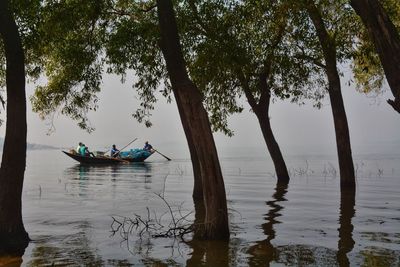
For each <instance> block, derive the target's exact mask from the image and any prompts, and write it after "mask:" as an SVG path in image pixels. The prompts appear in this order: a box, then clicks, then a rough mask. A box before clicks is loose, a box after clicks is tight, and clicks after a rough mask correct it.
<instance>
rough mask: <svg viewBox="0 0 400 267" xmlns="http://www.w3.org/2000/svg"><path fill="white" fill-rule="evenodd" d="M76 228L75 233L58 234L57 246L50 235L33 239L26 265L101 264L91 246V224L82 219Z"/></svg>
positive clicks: (30, 266)
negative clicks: (30, 254) (30, 256)
mask: <svg viewBox="0 0 400 267" xmlns="http://www.w3.org/2000/svg"><path fill="white" fill-rule="evenodd" d="M77 228H78V229H79V232H77V233H74V234H72V235H68V236H60V237H59V238H60V240H58V242H57V243H56V244H57V246H56V245H54V243H53V242H54V241H55V240H54V238H53V237H50V236H49V237H47V236H44V237H41V238H39V239H37V240H35V241H33V243H34V248H33V250H32V260H31V261H29V262H28V263H27V266H29V267H37V266H58V265H62V266H89V265H90V266H103V265H104V261H103V260H102V259H101V257H100V256H99V255H98V254H97V253H96V250H95V249H93V248H92V247H91V245H92V244H91V242H90V241H91V240H90V229H91V225H90V224H89V223H88V222H87V221H82V222H81V223H80V224H79V225H78V226H77Z"/></svg>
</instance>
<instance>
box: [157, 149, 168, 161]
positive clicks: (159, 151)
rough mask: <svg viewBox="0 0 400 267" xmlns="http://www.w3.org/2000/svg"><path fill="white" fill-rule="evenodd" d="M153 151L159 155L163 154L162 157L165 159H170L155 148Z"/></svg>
mask: <svg viewBox="0 0 400 267" xmlns="http://www.w3.org/2000/svg"><path fill="white" fill-rule="evenodd" d="M154 151H155V152H157V153H158V154H160V155H161V156H163V157H164V158H166V159H167V160H171V159H170V158H168V157H167V156H165V155H164V154H163V153H161V152H160V151H158V150H157V149H154Z"/></svg>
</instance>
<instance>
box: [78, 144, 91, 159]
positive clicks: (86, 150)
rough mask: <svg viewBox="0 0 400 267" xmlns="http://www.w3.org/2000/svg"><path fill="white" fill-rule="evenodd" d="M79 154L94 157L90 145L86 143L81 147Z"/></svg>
mask: <svg viewBox="0 0 400 267" xmlns="http://www.w3.org/2000/svg"><path fill="white" fill-rule="evenodd" d="M79 154H80V155H81V156H85V157H90V156H92V157H94V154H93V153H92V152H90V151H89V147H87V146H85V144H82V146H81V148H80V149H79Z"/></svg>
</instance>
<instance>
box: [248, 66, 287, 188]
mask: <svg viewBox="0 0 400 267" xmlns="http://www.w3.org/2000/svg"><path fill="white" fill-rule="evenodd" d="M267 77H268V74H267V73H262V74H261V75H260V80H259V83H260V84H259V86H260V91H261V97H260V100H259V101H258V103H257V101H256V99H255V98H254V96H253V94H252V92H251V90H250V88H249V86H248V84H247V82H246V81H245V80H244V79H243V78H242V85H243V89H244V92H245V95H246V98H247V102H248V103H249V105H250V107H251V108H252V109H253V111H254V113H255V114H256V116H257V119H258V122H259V124H260V128H261V131H262V134H263V137H264V141H265V143H266V144H267V148H268V151H269V154H270V156H271V159H272V161H273V163H274V168H275V173H276V177H277V180H278V184H288V183H289V172H288V170H287V167H286V163H285V160H284V159H283V156H282V152H281V150H280V148H279V145H278V142H276V140H275V136H274V133H273V132H272V128H271V123H270V121H269V104H270V100H271V92H270V90H269V88H268V85H267Z"/></svg>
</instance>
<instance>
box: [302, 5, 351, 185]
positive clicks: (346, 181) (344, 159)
mask: <svg viewBox="0 0 400 267" xmlns="http://www.w3.org/2000/svg"><path fill="white" fill-rule="evenodd" d="M307 8H308V12H309V15H310V18H311V20H312V22H313V24H314V26H315V29H316V32H317V35H318V39H319V41H320V43H321V46H322V50H323V54H324V58H325V64H326V74H327V76H328V83H329V88H328V92H329V98H330V101H331V107H332V114H333V121H334V124H335V133H336V147H337V153H338V158H339V170H340V187H341V189H347V190H349V189H351V190H354V191H355V187H356V183H355V175H354V164H353V157H352V155H351V145H350V134H349V127H348V123H347V116H346V111H345V109H344V103H343V97H342V92H341V86H340V77H339V73H338V71H337V66H336V47H335V43H334V41H333V40H331V38H330V37H329V35H328V32H327V30H326V28H325V25H324V21H323V20H322V17H321V14H320V11H319V10H318V9H317V7H316V6H315V5H314V3H310V2H309V4H308V6H307Z"/></svg>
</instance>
